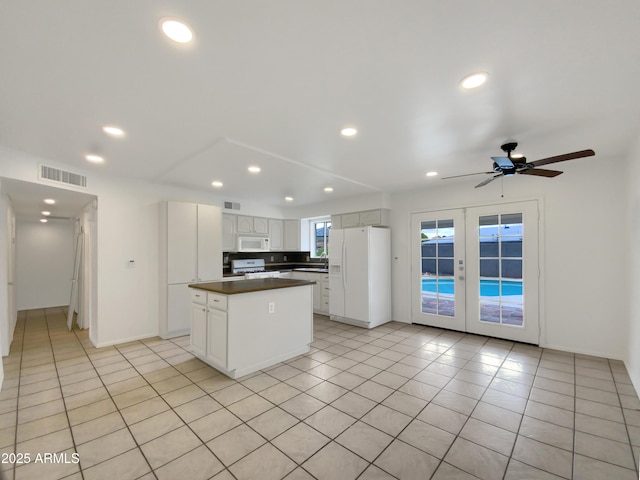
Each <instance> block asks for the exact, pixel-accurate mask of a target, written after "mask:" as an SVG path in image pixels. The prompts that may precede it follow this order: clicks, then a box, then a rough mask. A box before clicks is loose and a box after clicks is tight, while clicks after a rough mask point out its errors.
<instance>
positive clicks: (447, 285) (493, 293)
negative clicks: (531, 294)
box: [422, 278, 522, 297]
mask: <svg viewBox="0 0 640 480" xmlns="http://www.w3.org/2000/svg"><path fill="white" fill-rule="evenodd" d="M436 282H437V283H436ZM422 291H423V292H428V293H436V292H438V293H444V294H449V295H452V294H453V279H452V278H441V279H438V280H436V279H435V278H423V279H422ZM499 295H500V280H487V279H481V280H480V296H481V297H497V296H499ZM510 295H522V282H520V281H516V280H502V296H503V297H506V296H510Z"/></svg>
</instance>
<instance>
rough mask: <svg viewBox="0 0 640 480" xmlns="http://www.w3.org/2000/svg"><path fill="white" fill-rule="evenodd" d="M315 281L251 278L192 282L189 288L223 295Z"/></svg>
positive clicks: (310, 283)
mask: <svg viewBox="0 0 640 480" xmlns="http://www.w3.org/2000/svg"><path fill="white" fill-rule="evenodd" d="M315 283H316V282H313V281H307V280H294V279H292V278H255V279H252V280H237V281H228V282H224V281H223V282H209V283H192V284H190V285H189V287H190V288H197V289H198V290H206V291H207V292H213V293H221V294H223V295H235V294H238V293H251V292H260V291H262V290H274V289H276V288H289V287H301V286H304V285H313V284H315Z"/></svg>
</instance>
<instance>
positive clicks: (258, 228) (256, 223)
mask: <svg viewBox="0 0 640 480" xmlns="http://www.w3.org/2000/svg"><path fill="white" fill-rule="evenodd" d="M253 233H257V234H260V235H269V219H268V218H262V217H253Z"/></svg>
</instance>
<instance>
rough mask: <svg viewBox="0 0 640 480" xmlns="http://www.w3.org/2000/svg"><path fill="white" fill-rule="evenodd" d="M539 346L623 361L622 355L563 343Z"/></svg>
mask: <svg viewBox="0 0 640 480" xmlns="http://www.w3.org/2000/svg"><path fill="white" fill-rule="evenodd" d="M540 347H542V348H549V349H552V350H560V351H561V352H568V353H575V354H579V355H589V356H591V357H598V358H606V359H610V360H620V361H622V362H624V360H625V359H624V355H618V354H616V355H611V354H609V353H604V352H598V351H595V350H586V349H580V348H570V347H567V346H563V345H554V344H544V345H543V344H542V343H541V344H540Z"/></svg>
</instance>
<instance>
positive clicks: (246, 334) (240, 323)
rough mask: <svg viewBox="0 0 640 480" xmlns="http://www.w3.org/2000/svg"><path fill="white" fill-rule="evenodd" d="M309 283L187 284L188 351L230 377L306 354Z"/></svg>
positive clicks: (310, 302)
mask: <svg viewBox="0 0 640 480" xmlns="http://www.w3.org/2000/svg"><path fill="white" fill-rule="evenodd" d="M314 283H315V282H313V281H305V280H294V279H286V278H263V279H253V280H238V281H222V282H210V283H196V284H191V285H189V287H190V288H192V289H193V290H192V292H191V350H192V352H193V353H194V355H196V356H197V357H198V358H200V359H201V360H203V361H204V362H206V363H208V364H209V365H211V366H212V367H214V368H215V369H216V370H219V371H220V372H222V373H224V374H225V375H227V376H229V377H231V378H239V377H242V376H244V375H248V374H250V373H253V372H256V371H258V370H262V369H264V368H267V367H269V366H271V365H274V364H276V363H278V362H282V361H284V360H287V359H290V358H293V357H295V356H297V355H301V354H303V353H307V352H308V351H309V348H310V347H309V344H310V343H311V342H312V341H313V291H312V287H313V284H314Z"/></svg>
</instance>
